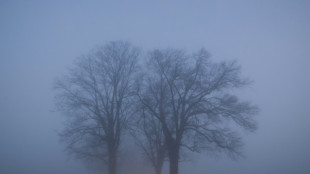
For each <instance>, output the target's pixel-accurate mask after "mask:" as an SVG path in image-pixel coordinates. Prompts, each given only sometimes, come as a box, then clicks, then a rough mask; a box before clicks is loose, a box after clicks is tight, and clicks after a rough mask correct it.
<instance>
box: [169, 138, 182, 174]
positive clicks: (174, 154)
mask: <svg viewBox="0 0 310 174" xmlns="http://www.w3.org/2000/svg"><path fill="white" fill-rule="evenodd" d="M173 144H174V146H170V149H168V151H169V152H168V153H169V168H170V169H169V170H170V174H178V173H179V147H178V146H177V144H175V143H173Z"/></svg>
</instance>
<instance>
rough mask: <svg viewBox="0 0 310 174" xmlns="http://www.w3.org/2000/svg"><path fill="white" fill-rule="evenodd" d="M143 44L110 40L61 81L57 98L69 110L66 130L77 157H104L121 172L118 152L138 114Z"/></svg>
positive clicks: (111, 172)
mask: <svg viewBox="0 0 310 174" xmlns="http://www.w3.org/2000/svg"><path fill="white" fill-rule="evenodd" d="M139 53H140V51H139V49H137V48H136V47H133V46H132V45H130V44H129V43H126V42H122V41H118V42H110V43H108V44H106V45H104V46H102V47H98V48H97V49H95V50H94V51H93V52H91V53H90V54H88V55H87V56H83V57H81V58H80V59H78V60H77V61H76V64H75V66H74V68H72V70H71V71H70V74H69V75H68V76H66V77H64V78H63V79H62V80H59V81H58V82H57V83H56V89H57V91H58V94H57V96H56V103H57V105H58V106H59V109H60V110H61V111H64V112H65V113H66V115H68V125H67V126H66V128H65V130H64V131H63V132H62V133H61V137H62V139H63V140H64V141H65V142H66V145H67V150H68V151H69V152H71V153H73V154H75V155H76V156H77V157H80V158H88V159H99V160H101V161H103V162H104V163H105V164H106V165H107V166H108V173H109V174H115V173H116V165H117V151H118V147H119V144H120V140H121V135H122V131H123V130H124V126H125V125H126V123H127V119H128V117H129V116H130V115H132V112H133V111H132V110H131V107H130V105H131V97H132V85H133V75H134V74H135V72H136V70H137V68H136V67H137V58H138V56H139Z"/></svg>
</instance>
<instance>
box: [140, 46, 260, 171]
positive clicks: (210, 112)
mask: <svg viewBox="0 0 310 174" xmlns="http://www.w3.org/2000/svg"><path fill="white" fill-rule="evenodd" d="M146 76H147V78H146V80H145V82H144V85H143V87H142V88H141V89H139V90H138V97H139V99H140V102H141V104H143V105H144V107H145V112H146V113H147V116H151V117H153V118H156V119H157V120H158V121H159V122H160V123H161V128H162V131H163V134H164V137H165V143H166V146H167V151H168V156H169V164H170V174H178V164H179V159H180V151H181V147H183V148H187V149H189V150H191V151H194V152H199V151H200V150H212V151H214V150H219V151H223V150H224V151H225V152H228V154H230V155H231V156H236V155H240V153H241V151H240V147H241V146H242V141H241V138H240V137H239V136H238V135H237V134H236V133H235V132H234V131H233V129H232V127H231V126H229V125H232V123H236V124H237V125H239V126H240V127H242V128H244V129H246V130H248V131H254V130H255V129H256V123H255V122H254V121H253V119H252V116H253V115H254V114H255V113H256V112H257V110H258V109H257V107H255V106H252V105H251V104H249V103H248V102H240V101H239V100H238V98H237V97H236V96H234V95H232V94H231V93H232V92H233V91H232V90H233V89H237V88H241V87H243V86H245V85H247V84H248V82H249V81H248V80H246V79H243V78H241V77H240V67H239V66H238V65H237V64H236V62H222V63H213V62H211V60H210V56H209V54H208V53H207V52H206V51H205V50H204V49H201V50H200V51H198V52H197V53H195V54H193V55H187V54H186V53H185V52H184V51H182V50H174V49H167V50H155V51H152V52H151V53H150V56H149V65H148V73H146ZM150 121H151V120H150ZM225 125H228V126H225Z"/></svg>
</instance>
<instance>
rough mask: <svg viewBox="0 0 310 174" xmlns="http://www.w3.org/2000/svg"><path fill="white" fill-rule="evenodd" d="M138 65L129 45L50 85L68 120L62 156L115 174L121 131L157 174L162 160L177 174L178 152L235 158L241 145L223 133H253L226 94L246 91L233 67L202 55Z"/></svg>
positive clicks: (93, 56)
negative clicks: (205, 152) (221, 153)
mask: <svg viewBox="0 0 310 174" xmlns="http://www.w3.org/2000/svg"><path fill="white" fill-rule="evenodd" d="M141 57H142V56H141V54H140V51H139V49H138V48H136V47H134V46H132V45H130V44H129V43H126V42H121V41H119V42H110V43H108V44H106V45H105V46H103V47H100V48H98V49H96V50H95V51H93V52H91V53H90V54H89V55H87V56H84V57H81V58H80V59H78V60H77V63H76V66H75V67H74V68H73V69H72V70H71V71H70V74H69V75H68V76H66V77H64V78H63V79H62V80H59V81H58V82H57V84H56V87H57V89H58V91H59V93H58V94H57V104H58V106H59V108H60V109H61V110H62V111H64V112H65V113H66V115H68V116H69V117H68V118H69V119H68V125H67V126H66V128H65V130H64V131H63V132H62V134H61V137H62V138H63V140H64V141H65V142H66V145H67V149H68V151H69V152H72V153H74V154H75V155H77V157H81V158H92V159H100V160H102V161H104V162H106V164H107V166H108V171H109V174H115V173H116V165H117V150H118V148H119V145H120V141H121V137H122V132H123V131H124V130H125V128H127V129H126V130H129V131H130V132H131V135H133V137H134V140H135V141H136V142H137V144H138V145H139V146H140V147H141V149H142V150H143V152H144V154H145V156H146V157H147V158H148V159H149V160H150V162H151V164H152V165H153V167H154V169H155V172H156V173H157V174H160V173H161V169H162V166H163V163H164V160H165V159H166V158H167V159H168V161H169V164H170V174H177V173H178V164H179V160H180V152H181V151H182V150H183V148H186V149H188V150H190V151H193V152H200V151H201V150H212V151H225V152H227V153H228V154H230V155H231V156H238V155H240V154H241V151H240V148H241V147H242V141H241V137H239V136H238V135H237V134H236V133H235V132H234V131H233V130H232V128H231V127H227V126H226V127H225V126H223V125H227V124H226V123H227V122H229V123H236V124H237V125H239V126H240V127H242V128H244V129H245V130H248V131H254V130H255V129H256V123H255V121H254V120H253V115H255V114H256V113H257V111H258V109H257V107H255V106H253V105H251V104H250V103H248V102H241V101H239V100H238V98H237V97H236V96H234V95H232V94H231V93H232V90H233V89H238V88H241V87H243V86H245V85H247V84H248V83H249V81H248V80H246V79H243V78H241V76H240V66H238V65H237V63H236V62H221V63H214V62H212V61H211V60H210V56H209V54H208V52H207V51H205V50H204V49H201V50H199V51H198V52H196V53H194V54H191V55H189V54H187V53H186V52H184V51H182V50H177V49H165V50H154V51H151V52H149V53H148V55H146V56H143V59H144V60H146V61H145V62H146V63H145V64H144V65H143V66H138V62H139V58H141ZM129 123H133V124H129Z"/></svg>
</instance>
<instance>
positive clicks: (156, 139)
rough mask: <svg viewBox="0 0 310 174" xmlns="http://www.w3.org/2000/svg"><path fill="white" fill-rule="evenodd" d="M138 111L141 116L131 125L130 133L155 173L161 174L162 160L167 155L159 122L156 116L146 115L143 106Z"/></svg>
mask: <svg viewBox="0 0 310 174" xmlns="http://www.w3.org/2000/svg"><path fill="white" fill-rule="evenodd" d="M138 113H139V115H141V116H140V117H138V119H137V120H136V121H135V122H134V125H133V126H132V127H131V130H132V131H131V134H132V135H133V137H134V139H135V142H136V144H137V145H138V146H139V147H140V148H141V149H142V152H143V154H144V155H145V157H146V158H147V160H148V161H149V162H150V163H151V165H152V167H153V168H154V170H155V174H161V172H162V167H163V164H164V160H165V159H166V157H167V147H166V144H165V140H164V135H163V131H162V128H161V124H160V122H159V121H158V120H157V119H156V118H154V117H151V116H147V113H146V112H144V109H143V107H142V108H140V109H139V112H138Z"/></svg>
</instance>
